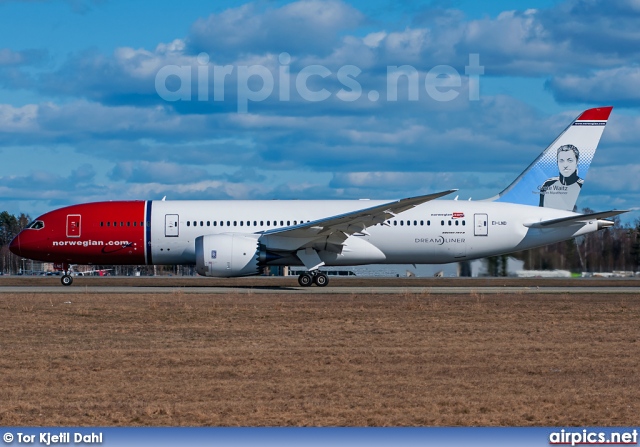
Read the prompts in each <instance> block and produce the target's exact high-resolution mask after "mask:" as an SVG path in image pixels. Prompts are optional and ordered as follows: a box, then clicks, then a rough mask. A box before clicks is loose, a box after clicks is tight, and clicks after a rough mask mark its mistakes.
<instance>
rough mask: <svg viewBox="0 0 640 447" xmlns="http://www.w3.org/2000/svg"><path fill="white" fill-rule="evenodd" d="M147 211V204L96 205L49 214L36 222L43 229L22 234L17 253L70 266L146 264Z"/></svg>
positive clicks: (75, 207)
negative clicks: (41, 224)
mask: <svg viewBox="0 0 640 447" xmlns="http://www.w3.org/2000/svg"><path fill="white" fill-rule="evenodd" d="M144 207H145V202H144V201H128V202H97V203H87V204H83V205H72V206H68V207H65V208H60V209H57V210H54V211H51V212H48V213H46V214H43V215H42V216H40V217H38V218H37V219H36V220H41V221H42V222H44V228H42V229H40V230H33V229H25V230H23V231H22V232H21V233H20V235H19V237H18V238H17V241H16V243H17V247H16V250H17V253H18V254H19V255H20V256H24V257H26V258H30V259H36V260H40V261H47V262H65V263H69V264H112V265H117V264H120V265H123V264H124V265H127V264H129V265H131V264H133V265H136V264H144V263H145V258H144V252H145V226H144V224H145V222H144V220H145V216H144ZM68 216H74V217H71V218H69V217H68ZM77 216H80V217H79V218H78V217H77ZM70 225H74V227H72V228H68V227H69V226H70ZM76 225H79V228H76V227H75V226H76Z"/></svg>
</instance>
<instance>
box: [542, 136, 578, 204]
mask: <svg viewBox="0 0 640 447" xmlns="http://www.w3.org/2000/svg"><path fill="white" fill-rule="evenodd" d="M579 159H580V151H579V150H578V148H577V147H576V146H574V145H573V144H565V145H563V146H560V147H558V151H557V157H556V161H557V164H558V176H557V177H551V178H550V179H547V180H546V181H545V182H544V183H543V184H542V185H541V186H540V187H539V190H540V204H539V206H541V207H547V208H560V209H561V208H563V206H564V205H565V204H568V203H575V202H576V200H577V198H578V195H579V194H580V190H581V189H582V185H583V183H584V181H583V179H581V178H580V176H579V175H578V161H579Z"/></svg>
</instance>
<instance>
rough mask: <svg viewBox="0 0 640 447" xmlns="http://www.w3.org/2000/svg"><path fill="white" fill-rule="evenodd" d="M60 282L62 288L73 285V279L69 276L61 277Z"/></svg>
mask: <svg viewBox="0 0 640 447" xmlns="http://www.w3.org/2000/svg"><path fill="white" fill-rule="evenodd" d="M60 282H61V283H62V285H63V286H70V285H71V284H73V278H72V277H71V276H70V275H62V278H60Z"/></svg>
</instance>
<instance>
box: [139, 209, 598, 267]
mask: <svg viewBox="0 0 640 447" xmlns="http://www.w3.org/2000/svg"><path fill="white" fill-rule="evenodd" d="M384 203H385V201H373V200H371V201H369V200H318V201H310V200H300V201H292V200H286V201H285V200H283V201H280V200H274V201H253V200H246V201H153V202H152V212H151V255H152V258H153V261H152V262H153V263H154V264H193V263H194V262H195V261H194V260H195V239H196V238H197V237H199V236H203V235H213V234H221V233H244V234H256V233H262V232H268V231H269V230H274V229H277V228H282V227H290V226H294V225H298V224H301V223H303V222H308V221H314V220H317V219H322V218H325V217H326V216H331V215H339V214H341V213H347V212H352V211H355V210H360V209H364V208H369V207H373V206H376V205H381V204H384ZM572 215H575V213H571V212H568V211H563V210H556V209H551V208H540V207H534V206H527V205H517V204H510V203H497V202H488V201H477V202H471V201H456V200H436V201H431V202H428V203H425V204H422V205H419V206H417V207H415V208H413V209H410V210H408V211H405V212H402V213H400V214H398V215H397V216H395V217H394V218H392V219H389V220H387V221H386V222H385V224H378V225H374V226H372V227H369V228H367V229H366V231H363V232H362V233H357V234H355V235H352V236H350V237H349V238H348V239H347V240H346V241H345V243H344V248H343V250H342V253H339V254H336V253H322V252H320V253H319V255H320V257H321V259H322V260H323V261H324V262H325V265H328V266H331V265H336V266H340V265H362V264H376V263H385V264H441V263H448V262H456V261H462V260H469V259H476V258H482V257H486V256H494V255H498V254H504V253H509V252H513V251H518V250H525V249H529V248H533V247H537V246H541V245H545V244H549V243H553V242H557V241H562V240H566V239H570V238H572V237H575V236H579V235H582V234H586V233H590V232H593V231H596V230H597V229H598V224H597V221H596V220H593V221H589V222H588V223H580V224H576V225H572V226H566V227H561V228H546V229H540V228H528V227H526V226H525V224H531V223H535V222H539V221H544V220H550V219H556V218H562V217H567V216H572ZM147 217H148V216H147ZM176 223H177V225H176ZM261 241H267V242H268V241H269V236H268V235H264V236H262V238H261ZM267 248H268V246H267ZM269 264H280V265H299V264H300V262H299V260H298V259H297V258H296V257H295V256H288V257H283V258H281V259H279V260H274V261H271V262H269Z"/></svg>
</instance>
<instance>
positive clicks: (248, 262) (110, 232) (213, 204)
mask: <svg viewBox="0 0 640 447" xmlns="http://www.w3.org/2000/svg"><path fill="white" fill-rule="evenodd" d="M611 110H612V107H599V108H593V109H589V110H586V111H584V112H583V113H581V114H580V115H579V116H578V117H577V118H576V119H575V120H574V121H573V122H572V123H571V124H570V125H569V126H568V127H567V128H566V129H565V130H564V131H563V132H562V133H561V134H560V135H559V136H558V137H557V138H556V139H555V140H554V141H553V142H552V143H551V144H550V145H549V146H548V147H547V148H546V149H545V150H544V151H543V152H542V153H541V154H540V155H539V156H538V157H537V158H536V159H535V160H534V161H533V163H531V165H530V166H529V167H528V168H527V169H525V170H524V172H522V174H520V175H519V176H518V177H517V178H516V179H515V180H514V181H513V182H512V183H511V184H510V185H509V186H508V187H507V188H506V189H504V190H503V191H502V192H500V193H499V194H498V195H496V196H495V197H492V198H489V199H485V200H477V201H471V200H469V201H458V200H457V197H456V200H435V199H439V198H440V197H443V196H446V195H448V194H451V193H453V192H455V191H456V190H455V189H451V190H447V191H442V192H436V193H433V194H427V195H421V196H417V197H409V198H404V199H400V200H393V201H384V200H295V201H293V200H269V201H259V200H224V201H220V200H212V201H204V200H202V201H195V200H186V201H169V200H165V199H163V200H161V201H157V200H146V201H145V200H136V201H111V202H97V203H86V204H80V205H72V206H67V207H64V208H60V209H56V210H54V211H50V212H48V213H45V214H43V215H42V216H40V217H38V218H37V219H35V220H34V221H33V222H31V223H30V224H29V225H28V226H27V227H26V228H25V229H24V230H22V231H21V232H20V233H19V234H18V235H17V236H16V237H15V239H14V240H13V241H12V242H11V244H10V250H11V252H13V253H14V254H16V255H18V256H21V257H24V258H30V259H35V260H40V261H47V262H54V263H59V264H61V269H62V270H63V272H64V275H63V276H62V278H61V282H62V284H63V285H65V286H68V285H71V283H72V282H73V279H72V277H71V275H70V274H69V265H70V264H72V263H73V264H94V265H95V264H98V265H141V264H146V265H195V266H196V271H197V272H198V274H200V275H202V276H208V277H240V276H250V275H258V274H260V272H261V270H262V269H263V268H264V267H265V266H282V265H287V266H304V271H303V272H302V273H300V275H299V276H298V282H299V284H300V285H301V286H303V287H308V286H311V285H312V284H315V285H317V286H320V287H324V286H326V285H327V284H328V282H329V279H328V277H327V275H326V274H325V273H323V272H322V271H321V268H322V267H324V266H353V265H364V264H443V263H450V262H457V261H466V260H471V259H477V258H484V257H487V256H495V255H500V254H506V253H510V252H514V251H520V250H526V249H530V248H534V247H539V246H543V245H547V244H551V243H555V242H559V241H564V240H567V239H571V238H575V237H577V236H581V235H584V234H587V233H592V232H595V231H598V230H601V229H603V228H608V227H611V226H612V225H613V222H612V221H610V220H607V218H610V217H613V216H616V215H619V214H622V213H624V212H626V211H620V210H611V211H604V212H596V213H590V214H579V213H577V212H574V210H575V206H576V201H577V199H578V195H579V193H580V191H581V190H582V187H583V184H584V177H585V175H586V173H587V171H588V169H589V165H590V164H591V160H592V159H593V156H594V154H595V151H596V148H597V146H598V143H599V141H600V138H601V136H602V134H603V132H604V128H605V126H606V124H607V121H608V119H609V115H610V113H611Z"/></svg>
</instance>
